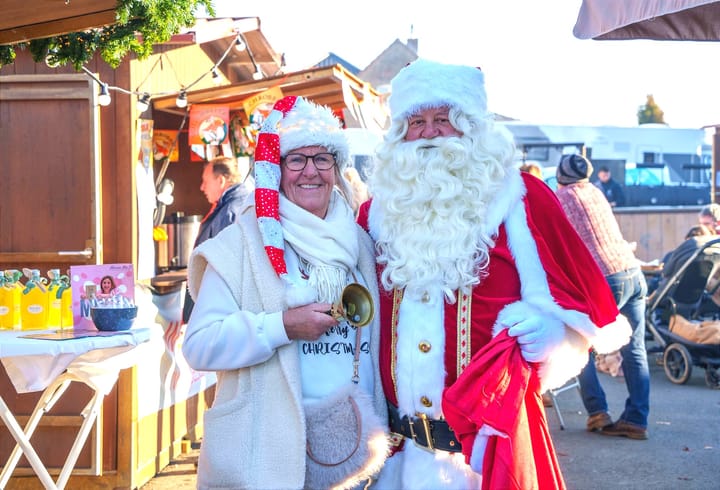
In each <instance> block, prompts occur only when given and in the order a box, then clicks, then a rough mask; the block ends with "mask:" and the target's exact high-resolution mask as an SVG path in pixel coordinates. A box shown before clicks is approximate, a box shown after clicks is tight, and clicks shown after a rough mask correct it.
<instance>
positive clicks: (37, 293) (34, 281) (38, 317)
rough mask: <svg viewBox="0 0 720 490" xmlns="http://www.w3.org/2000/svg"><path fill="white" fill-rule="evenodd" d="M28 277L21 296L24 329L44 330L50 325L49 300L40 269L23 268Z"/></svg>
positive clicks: (45, 281) (21, 314) (44, 279)
mask: <svg viewBox="0 0 720 490" xmlns="http://www.w3.org/2000/svg"><path fill="white" fill-rule="evenodd" d="M23 274H25V277H27V281H26V282H25V288H24V289H23V290H22V296H21V298H20V316H21V323H22V327H21V328H22V329H23V330H44V329H46V328H47V327H48V311H49V309H50V308H49V301H48V292H47V288H46V286H45V284H46V283H47V279H46V278H44V277H41V276H40V271H39V270H38V269H23Z"/></svg>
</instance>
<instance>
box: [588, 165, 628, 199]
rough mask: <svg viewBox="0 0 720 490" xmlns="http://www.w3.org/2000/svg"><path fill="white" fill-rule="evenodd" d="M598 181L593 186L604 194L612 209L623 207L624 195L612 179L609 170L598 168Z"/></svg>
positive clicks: (620, 187) (619, 186)
mask: <svg viewBox="0 0 720 490" xmlns="http://www.w3.org/2000/svg"><path fill="white" fill-rule="evenodd" d="M597 176H598V180H597V181H596V182H595V185H596V186H597V187H598V189H600V190H601V191H602V193H603V194H605V198H606V199H607V200H608V202H609V203H610V206H612V207H614V208H615V207H620V206H625V193H624V192H623V189H622V186H621V185H620V184H618V183H617V182H616V181H615V180H613V178H612V174H611V173H610V169H609V168H607V167H600V169H599V170H598V173H597Z"/></svg>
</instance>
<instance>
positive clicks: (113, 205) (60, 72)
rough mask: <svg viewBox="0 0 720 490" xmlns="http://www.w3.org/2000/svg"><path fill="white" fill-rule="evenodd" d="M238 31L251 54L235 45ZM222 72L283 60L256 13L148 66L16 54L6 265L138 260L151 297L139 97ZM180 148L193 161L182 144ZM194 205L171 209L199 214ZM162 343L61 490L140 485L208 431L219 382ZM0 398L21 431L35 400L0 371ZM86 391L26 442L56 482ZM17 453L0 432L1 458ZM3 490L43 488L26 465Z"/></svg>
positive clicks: (211, 22) (205, 23)
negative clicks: (205, 425)
mask: <svg viewBox="0 0 720 490" xmlns="http://www.w3.org/2000/svg"><path fill="white" fill-rule="evenodd" d="M74 3H75V2H73V4H74ZM0 27H5V26H0ZM239 34H241V35H242V39H243V40H244V42H245V43H246V44H247V49H246V50H244V51H238V50H235V49H230V50H228V48H230V47H232V45H233V44H234V42H235V40H236V39H237V38H238V36H239ZM220 60H222V63H219V64H218V62H219V61H220ZM216 64H217V67H216V68H217V71H218V75H219V78H220V81H221V82H222V83H223V84H226V85H227V84H232V83H238V82H242V81H243V80H252V74H253V73H255V72H256V71H257V70H258V69H260V70H262V71H263V72H264V73H269V74H275V73H277V72H278V70H280V65H281V59H280V55H278V54H277V53H275V52H274V51H273V50H272V48H271V47H270V45H269V43H268V42H267V40H266V39H265V37H264V36H263V34H262V32H261V31H260V20H259V19H258V18H256V17H251V18H242V19H207V20H199V21H198V24H197V25H196V26H195V27H194V28H193V29H191V30H188V31H187V32H183V33H182V34H179V35H176V36H174V37H173V38H172V39H171V40H170V41H169V42H168V43H165V44H163V45H160V46H156V47H155V50H154V53H153V54H152V55H151V56H150V57H149V58H147V59H145V60H138V59H136V58H134V57H132V56H130V57H128V59H127V60H126V61H124V62H123V63H122V64H121V65H120V66H119V67H118V68H117V69H112V68H111V67H109V66H108V65H107V64H106V63H104V62H103V61H102V60H101V59H99V57H97V56H96V57H95V58H93V60H92V61H91V62H90V63H88V65H86V68H87V72H76V71H75V70H74V69H73V68H72V67H58V68H50V67H48V66H47V65H46V64H45V63H43V62H35V61H33V60H32V59H31V57H30V54H29V53H28V52H27V51H24V50H18V51H17V59H16V60H15V62H14V63H13V64H10V65H6V66H3V67H2V68H0V126H2V131H0V148H2V155H0V161H1V162H2V168H3V176H2V178H0V195H2V200H1V201H0V209H1V212H0V236H1V237H2V238H1V239H0V270H2V269H21V268H23V267H28V268H37V269H39V270H41V271H42V273H43V274H46V273H47V271H48V270H49V269H51V268H59V269H61V270H63V271H65V270H67V269H68V268H69V267H70V266H72V265H87V264H102V263H105V264H111V263H130V264H133V265H134V268H135V269H134V270H135V272H136V274H138V277H137V278H136V279H137V283H139V284H141V285H142V287H143V288H144V289H145V290H150V289H151V286H150V283H151V281H152V277H149V276H153V274H154V273H155V271H154V270H151V271H150V272H149V273H148V259H147V257H148V256H149V257H150V259H149V262H150V265H151V266H152V265H153V264H152V257H153V253H152V250H148V247H147V242H145V243H144V242H143V240H142V236H143V234H145V235H147V233H148V232H151V231H152V230H151V229H150V230H147V229H145V228H146V227H145V221H143V219H144V218H143V212H144V213H145V214H147V209H145V210H144V211H143V206H145V207H147V204H143V203H147V201H148V199H150V200H152V201H153V202H154V200H155V195H154V188H153V189H152V191H151V192H150V194H152V195H150V196H148V195H147V187H143V186H142V185H141V184H142V182H141V180H142V175H143V172H144V171H145V172H147V171H148V165H147V164H148V163H152V161H150V162H148V161H147V160H145V159H143V155H144V154H143V152H142V147H143V142H142V141H140V139H139V137H140V135H141V134H140V128H141V127H142V126H143V125H144V124H145V122H147V121H152V120H153V116H154V114H153V111H152V110H148V111H144V112H141V111H140V109H139V108H138V107H137V101H138V100H137V99H138V98H139V96H138V95H139V94H142V93H146V92H147V93H149V94H152V95H153V96H154V95H157V94H177V93H179V92H180V91H181V90H183V89H185V88H188V86H189V85H192V89H195V90H201V89H205V88H209V87H213V86H214V83H213V80H214V79H215V77H212V76H210V74H211V69H212V68H213V67H215V65H216ZM98 80H99V81H101V82H102V83H105V84H107V85H108V86H109V87H110V89H111V90H110V96H111V102H110V104H109V105H107V106H100V105H99V98H98V92H99V88H100V86H99V84H98ZM168 118H169V119H167V120H166V121H165V122H166V123H167V124H168V126H167V127H175V126H176V124H177V122H178V121H179V120H180V119H181V116H177V115H170V116H168ZM173 118H176V120H175V119H173ZM145 126H147V124H145ZM180 150H181V151H180V154H181V158H185V159H186V161H187V155H188V152H187V150H186V149H182V148H181V149H180ZM183 167H185V168H184V169H185V170H187V172H188V176H187V177H186V180H187V182H190V181H192V180H193V179H196V180H195V182H196V184H195V185H194V186H192V192H189V193H188V194H200V192H199V189H198V188H197V187H198V185H199V178H197V175H199V174H197V175H196V174H195V170H196V168H197V167H198V166H197V165H190V164H187V165H182V163H181V164H179V165H178V166H177V167H175V168H174V169H173V170H178V171H180V170H181V169H182V168H183ZM182 178H183V177H179V180H182ZM200 197H202V195H201V194H200ZM190 201H192V199H191V200H190ZM190 201H189V202H188V203H183V202H182V199H178V201H177V203H178V205H182V206H184V205H186V204H187V205H188V206H192V204H191V202H190ZM197 206H199V205H197ZM205 206H207V204H206V203H205ZM204 211H205V210H203V212H204ZM192 212H195V210H193V211H192ZM150 228H152V227H150ZM150 248H151V249H152V245H151V247H150ZM151 269H154V267H151ZM165 340H166V343H168V347H167V349H166V351H165V352H163V353H161V354H158V356H157V358H152V359H145V360H143V361H142V362H141V363H139V364H138V365H136V366H135V367H132V368H129V369H124V370H123V371H122V372H121V373H120V377H119V379H118V382H117V384H116V385H115V386H114V388H113V389H112V391H111V392H110V393H109V394H108V395H107V396H105V398H104V401H103V403H102V414H101V416H100V417H98V421H97V423H96V425H95V426H94V429H93V432H92V434H91V436H90V437H89V438H88V442H87V443H86V444H85V446H84V448H83V450H82V451H81V453H80V457H79V459H78V462H77V464H76V465H75V470H74V471H73V473H72V476H71V477H70V480H69V482H68V484H67V488H88V489H91V488H129V489H133V488H138V487H139V486H140V485H142V484H143V483H144V482H146V481H147V480H149V479H150V478H152V477H153V476H154V475H155V474H156V473H157V472H158V471H159V470H160V469H161V468H163V467H164V466H166V465H167V464H168V462H169V461H170V459H171V458H172V457H173V456H175V455H177V454H178V453H179V452H181V450H183V449H185V448H184V447H183V446H184V445H186V444H188V441H189V440H191V439H193V438H195V437H197V436H198V435H200V434H201V430H202V415H203V412H204V410H205V408H206V407H207V406H208V404H209V403H210V401H211V399H212V394H213V387H212V384H213V380H212V379H208V378H205V377H204V376H197V373H190V374H188V376H191V377H192V379H189V380H183V379H182V375H181V376H180V378H181V379H180V380H179V381H178V380H177V379H175V380H173V379H172V372H173V369H174V367H173V366H176V365H177V364H178V362H179V361H178V358H177V357H176V356H174V355H173V354H174V352H173V349H174V348H175V347H176V346H177V344H176V343H174V342H169V340H170V339H168V338H167V330H166V339H165ZM172 340H173V341H174V340H176V339H172ZM170 344H172V345H170ZM173 363H174V364H173ZM0 393H1V394H2V398H3V400H4V401H5V402H7V405H8V406H9V408H10V410H11V411H12V413H13V414H14V415H15V416H16V418H17V419H18V421H19V422H20V424H21V425H22V424H23V423H24V422H25V421H27V419H28V416H29V415H30V412H31V411H32V407H34V406H35V404H36V402H37V400H38V398H39V396H40V394H39V393H23V394H18V393H16V391H15V389H14V387H13V385H12V384H11V382H10V379H9V377H8V374H7V373H6V371H5V369H4V368H3V367H0ZM90 396H91V393H90V390H89V389H88V388H87V387H86V386H84V385H82V384H72V385H71V386H70V392H69V394H68V395H67V396H66V397H64V398H63V399H62V400H61V401H60V402H58V404H57V405H56V406H54V407H53V408H52V410H51V411H50V412H49V415H48V416H46V417H44V418H43V419H42V420H41V422H40V425H39V427H38V429H37V430H36V432H35V435H34V436H33V438H32V441H33V446H34V447H35V449H36V451H37V452H38V454H39V456H40V459H41V460H42V461H43V463H44V464H45V466H47V468H48V469H49V471H50V473H51V475H53V476H55V475H57V473H58V472H59V468H60V466H61V465H62V462H63V461H64V459H65V456H66V455H67V453H68V451H69V447H70V445H71V444H72V440H73V438H74V433H75V432H76V431H77V428H78V427H79V426H80V424H81V422H82V419H83V416H82V414H81V411H82V409H83V407H84V406H85V405H86V404H87V403H88V399H89V398H90ZM13 446H14V440H13V439H12V438H11V437H10V434H9V432H8V431H7V429H6V427H4V426H2V425H0V462H3V463H4V462H5V461H6V460H7V459H8V456H9V454H10V452H11V450H12V448H13ZM7 488H18V489H26V488H27V489H31V488H42V485H41V483H40V481H39V480H38V479H37V477H36V476H35V474H34V472H33V471H32V469H31V468H30V467H29V465H28V464H27V461H26V459H25V458H24V457H23V458H21V460H20V464H19V466H18V468H17V469H16V470H15V472H14V473H13V478H12V479H11V480H10V482H9V484H8V485H7Z"/></svg>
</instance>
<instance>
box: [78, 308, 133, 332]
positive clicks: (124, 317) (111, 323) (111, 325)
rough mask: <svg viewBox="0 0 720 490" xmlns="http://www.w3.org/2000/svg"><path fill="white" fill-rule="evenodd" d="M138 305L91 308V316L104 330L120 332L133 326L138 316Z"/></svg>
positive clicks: (97, 325)
mask: <svg viewBox="0 0 720 490" xmlns="http://www.w3.org/2000/svg"><path fill="white" fill-rule="evenodd" d="M137 310H138V308H137V306H128V307H123V308H90V318H92V321H93V323H94V324H95V327H96V328H97V329H98V330H102V331H103V332H118V331H121V330H128V329H129V328H130V327H132V325H133V323H134V322H135V318H136V317H137Z"/></svg>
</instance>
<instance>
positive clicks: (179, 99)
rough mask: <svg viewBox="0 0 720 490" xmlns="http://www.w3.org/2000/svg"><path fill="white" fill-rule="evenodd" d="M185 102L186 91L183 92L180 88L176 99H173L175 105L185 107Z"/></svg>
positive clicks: (186, 102)
mask: <svg viewBox="0 0 720 490" xmlns="http://www.w3.org/2000/svg"><path fill="white" fill-rule="evenodd" d="M187 104H188V101H187V93H186V92H185V90H181V91H180V93H179V94H178V96H177V99H175V105H176V106H178V107H179V108H180V109H182V108H184V107H187Z"/></svg>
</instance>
